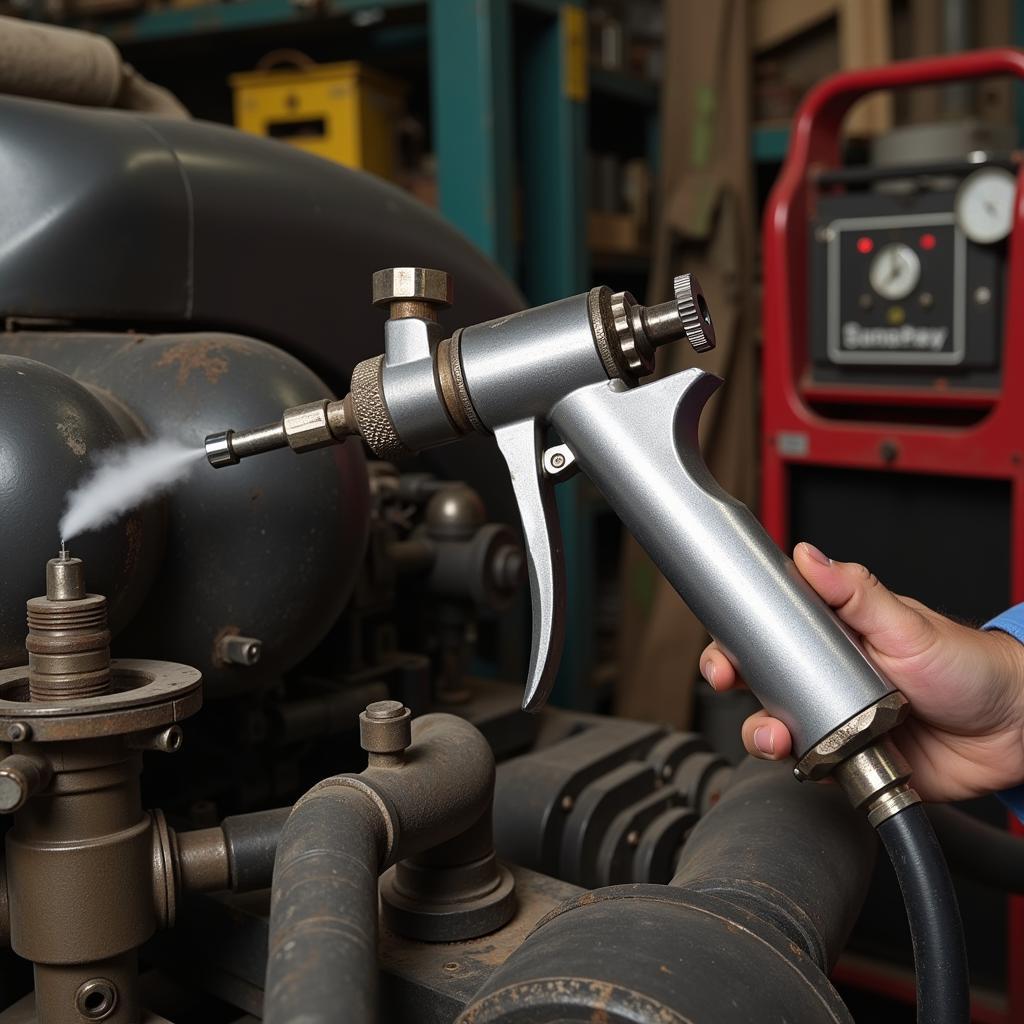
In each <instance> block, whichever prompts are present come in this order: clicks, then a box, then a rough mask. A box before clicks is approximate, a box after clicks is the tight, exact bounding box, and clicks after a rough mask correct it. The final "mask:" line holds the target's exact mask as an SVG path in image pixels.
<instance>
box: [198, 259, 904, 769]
mask: <svg viewBox="0 0 1024 1024" xmlns="http://www.w3.org/2000/svg"><path fill="white" fill-rule="evenodd" d="M674 289H675V300H674V301H670V302H666V303H662V304H660V305H658V306H648V307H645V306H641V305H639V304H638V303H637V302H636V300H635V299H633V297H632V296H631V295H629V293H628V292H619V293H615V294H613V293H612V292H611V289H609V288H594V289H592V290H591V291H590V292H588V293H587V294H584V295H575V296H571V297H570V298H566V299H560V300H558V301H557V302H551V303H548V304H547V305H544V306H538V307H536V308H533V309H527V310H523V311H522V312H520V313H515V314H513V315H511V316H507V317H502V318H500V319H497V320H491V321H488V322H486V323H480V324H475V325H473V326H470V327H465V328H463V329H461V330H459V331H456V332H455V333H454V334H453V335H452V336H451V337H450V338H442V336H441V335H442V332H441V329H440V327H439V325H438V323H437V321H436V317H435V315H434V314H435V310H436V308H439V307H440V306H443V305H446V304H448V303H449V302H450V301H451V282H450V280H449V279H448V278H447V276H446V275H444V274H442V273H441V272H440V271H433V270H423V269H419V268H396V269H392V270H388V271H380V272H379V273H378V274H376V275H375V276H374V301H375V302H377V303H378V304H380V305H389V306H390V308H391V313H392V315H391V318H390V319H389V320H388V321H387V324H386V326H385V351H384V354H383V355H382V356H380V357H377V358H375V359H369V360H365V361H364V362H362V363H360V364H359V365H358V366H357V367H356V368H355V370H354V371H353V375H352V390H351V393H350V394H349V395H348V396H347V397H346V398H345V399H344V400H343V401H340V402H319V403H313V404H312V405H310V406H303V407H298V408H296V409H291V410H285V413H284V416H283V417H282V420H281V423H280V424H270V425H268V426H266V427H261V428H257V429H256V430H252V431H248V432H243V433H240V434H235V433H234V432H232V431H226V432H225V433H223V434H220V435H211V437H210V438H208V439H207V452H208V455H209V458H210V461H211V463H212V464H213V465H216V466H220V465H231V464H233V463H234V462H237V461H238V459H239V458H244V457H247V456H248V455H249V454H254V453H255V452H257V451H260V450H270V449H272V448H274V447H281V446H282V445H283V444H288V445H289V446H291V447H292V448H293V449H295V450H296V451H305V450H311V449H313V448H316V447H320V446H322V445H324V444H331V443H335V442H337V441H341V440H343V439H344V437H345V436H347V435H349V434H352V433H359V434H360V435H361V436H362V437H363V439H364V440H365V441H366V443H367V444H368V445H369V446H370V447H371V448H372V449H373V451H374V452H375V453H376V454H377V455H379V456H380V457H381V458H385V459H390V458H396V457H399V456H401V455H403V454H409V453H412V452H418V451H422V450H424V449H426V448H429V447H432V446H433V445H437V444H444V443H447V442H449V441H452V440H456V439H457V438H458V437H460V436H462V435H463V434H466V433H468V432H470V431H478V432H483V433H491V434H493V435H494V438H495V440H496V441H497V444H498V448H499V449H500V451H501V453H502V456H503V457H504V459H505V462H506V464H507V466H508V470H509V475H510V477H511V481H512V487H513V490H514V492H515V496H516V501H517V503H518V506H519V512H520V515H521V517H522V524H523V534H524V539H525V541H526V554H527V568H528V570H529V580H530V594H531V599H532V603H533V631H532V639H531V649H530V665H529V669H528V673H527V680H526V695H525V698H524V701H523V706H524V708H526V709H527V710H537V709H538V708H539V707H541V706H542V705H543V703H544V701H545V700H546V698H547V695H548V693H549V692H550V689H551V685H552V683H553V681H554V677H555V673H556V671H557V668H558V662H559V658H560V655H561V651H562V642H563V633H564V613H565V600H566V591H565V568H564V560H563V555H562V542H561V534H560V530H559V527H558V517H557V511H556V506H555V501H554V486H555V485H556V483H557V482H559V481H561V480H563V479H565V478H566V477H567V476H568V475H570V474H571V472H572V471H574V470H575V469H582V470H583V471H584V472H585V473H586V474H587V475H588V476H589V477H590V479H591V480H592V481H593V482H594V484H595V485H596V486H597V487H598V489H599V490H600V491H601V492H602V493H603V494H604V496H605V498H606V499H607V501H608V502H609V504H610V505H611V506H612V508H613V509H614V510H615V511H616V512H617V513H618V515H619V517H620V518H621V519H622V521H623V522H624V523H625V525H626V526H627V527H628V528H629V530H630V531H631V532H632V533H633V534H634V536H635V537H636V538H637V540H638V541H639V542H640V543H641V545H643V547H644V548H645V549H646V551H647V552H648V554H649V555H650V556H651V558H652V559H653V560H654V562H655V564H656V565H658V567H659V568H660V569H661V570H662V572H663V573H664V574H665V576H666V578H667V579H668V580H669V582H670V583H671V584H672V586H673V587H675V589H676V590H677V591H678V592H679V594H680V595H681V596H682V598H683V600H685V601H686V602H687V604H689V606H690V607H691V609H692V610H693V612H694V613H695V614H696V615H697V617H698V618H699V619H700V620H701V621H702V622H703V623H704V624H705V626H707V628H708V630H709V632H710V633H711V634H712V635H713V636H714V637H715V638H716V639H717V640H718V641H719V643H720V644H721V645H722V646H723V648H724V649H725V650H726V651H727V652H728V653H729V655H730V656H731V657H732V658H733V659H734V660H735V662H736V663H737V665H738V666H739V669H740V671H741V672H742V673H743V676H744V678H745V679H746V681H747V683H748V684H749V686H750V688H751V690H753V692H754V693H755V694H756V695H757V697H758V698H759V699H760V700H761V702H762V703H763V704H764V706H765V707H766V708H767V709H768V710H769V711H770V712H771V713H772V714H774V715H776V716H777V717H778V718H780V719H782V721H784V722H785V723H786V724H787V725H788V726H789V729H790V731H791V733H792V735H793V742H794V749H795V751H796V753H797V754H798V755H799V756H800V757H801V762H800V764H798V766H797V769H798V774H800V775H801V777H820V776H821V775H823V774H827V773H828V772H829V771H831V770H832V768H833V767H834V766H835V765H836V764H838V763H840V761H842V760H843V759H844V758H846V757H849V756H850V755H851V754H852V753H853V752H854V751H856V750H857V749H860V747H862V746H864V745H865V744H867V743H868V742H870V741H871V740H873V739H874V738H875V737H877V736H878V735H880V734H881V732H884V731H885V730H886V729H888V728H891V727H892V725H894V724H896V723H897V722H898V721H899V719H900V718H901V717H902V714H903V713H905V703H906V702H905V700H904V699H903V698H902V697H901V696H900V695H899V694H898V692H896V691H895V690H894V689H893V687H892V686H891V685H890V684H889V683H888V682H887V681H886V680H885V679H884V677H883V676H882V675H880V674H879V672H878V671H877V670H876V669H875V667H874V666H873V665H872V664H871V662H870V661H869V660H868V658H867V656H866V655H865V653H864V651H863V649H862V648H861V646H860V645H859V643H858V642H857V640H856V638H855V637H854V636H852V635H851V634H850V633H849V631H848V630H847V629H846V628H845V627H844V626H843V625H842V624H841V623H840V622H839V620H838V619H837V618H836V616H835V615H834V614H833V613H832V611H831V610H830V609H829V608H828V607H826V605H825V604H824V603H823V602H822V601H821V599H820V598H819V597H818V596H817V594H815V593H814V592H813V591H812V590H811V588H810V587H809V586H808V585H807V583H806V582H805V581H804V580H803V578H802V577H801V575H800V574H799V572H798V571H797V569H796V566H795V565H794V564H793V563H792V561H790V559H789V558H787V557H786V556H785V555H784V554H783V553H782V552H781V551H780V550H779V549H778V548H777V547H776V546H775V544H774V543H773V542H772V540H771V539H770V538H769V536H768V534H767V533H766V532H765V530H764V528H763V527H762V526H761V524H760V523H759V522H758V521H757V519H756V518H755V517H754V516H753V515H752V513H751V512H750V510H749V509H747V508H746V506H744V505H742V504H741V503H740V502H738V501H736V500H735V499H734V498H732V497H730V495H728V494H727V493H726V492H725V491H724V490H722V488H721V487H719V485H718V484H717V482H716V481H715V480H714V478H713V477H712V476H711V473H710V471H709V470H708V468H707V466H706V465H705V464H704V461H703V459H702V457H701V454H700V447H699V442H698V437H697V424H698V420H699V418H700V413H701V409H702V408H703V406H704V403H705V402H706V401H707V399H708V397H709V396H710V395H711V394H712V393H713V392H714V390H715V389H716V388H717V387H718V385H719V384H720V383H721V382H720V381H719V379H718V378H717V377H713V376H711V375H709V374H706V373H704V372H702V371H700V370H685V371H683V372H681V373H676V374H673V375H672V376H669V377H665V378H663V379H661V380H656V381H653V382H652V383H647V384H641V383H640V379H641V378H642V377H644V376H646V375H648V374H650V373H651V372H652V371H653V370H654V363H655V352H656V349H657V348H658V347H659V346H660V345H662V344H665V343H666V342H669V341H673V340H676V339H678V338H682V337H685V338H686V339H687V340H688V341H689V342H690V344H691V345H692V347H693V348H694V349H695V350H696V351H697V352H704V351H706V350H707V349H709V348H711V347H713V345H714V328H713V325H712V322H711V317H710V314H709V312H708V309H707V304H706V302H705V301H704V296H703V293H702V292H701V290H700V286H699V285H698V284H697V282H696V281H695V280H694V279H693V277H692V276H691V275H689V274H684V275H682V276H681V277H678V278H676V280H675V282H674ZM551 427H554V428H555V430H557V431H558V433H559V434H560V436H561V439H562V441H563V442H564V443H563V444H562V445H559V446H557V447H556V448H547V447H546V436H547V433H548V431H549V428H551Z"/></svg>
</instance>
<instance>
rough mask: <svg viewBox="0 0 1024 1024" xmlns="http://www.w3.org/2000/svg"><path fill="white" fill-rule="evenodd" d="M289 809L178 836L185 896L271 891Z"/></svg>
mask: <svg viewBox="0 0 1024 1024" xmlns="http://www.w3.org/2000/svg"><path fill="white" fill-rule="evenodd" d="M291 810H292V809H291V808H290V807H278V808H276V809H274V810H270V811H256V812H254V813H252V814H235V815H232V816H231V817H229V818H225V819H224V820H223V821H222V822H221V823H220V825H217V826H216V827H214V828H203V829H197V830H195V831H193V832H179V833H178V834H177V842H176V853H177V858H178V873H179V875H180V878H181V885H182V888H183V889H184V890H185V891H186V892H224V891H226V890H229V889H230V890H231V891H232V892H254V891H255V890H257V889H266V888H268V887H269V886H270V883H271V880H272V879H273V875H274V856H275V854H276V852H277V847H278V843H279V842H280V839H281V832H282V830H283V829H284V823H285V822H286V821H287V820H288V815H289V814H290V813H291Z"/></svg>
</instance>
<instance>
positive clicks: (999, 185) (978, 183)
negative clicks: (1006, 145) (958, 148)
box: [954, 167, 1017, 245]
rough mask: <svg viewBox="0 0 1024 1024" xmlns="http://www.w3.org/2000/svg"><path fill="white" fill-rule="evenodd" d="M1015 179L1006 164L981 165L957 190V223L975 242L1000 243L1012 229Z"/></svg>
mask: <svg viewBox="0 0 1024 1024" xmlns="http://www.w3.org/2000/svg"><path fill="white" fill-rule="evenodd" d="M1016 196H1017V179H1016V177H1015V176H1014V175H1013V174H1011V173H1010V172H1009V171H1008V170H1006V168H1005V167H982V168H981V169H980V170H977V171H975V172H974V173H973V174H970V175H968V176H967V177H966V178H964V180H963V181H962V182H961V184H960V187H959V188H958V189H957V192H956V202H955V204H954V210H955V211H956V223H957V226H958V227H959V228H960V230H961V231H962V232H963V233H964V234H965V235H966V236H967V237H968V238H969V239H970V240H971V241H972V242H976V243H977V244H978V245H991V244H992V243H993V242H1001V241H1002V240H1003V239H1004V238H1005V237H1006V236H1007V235H1008V234H1009V233H1010V230H1011V229H1012V228H1013V207H1014V200H1015V199H1016Z"/></svg>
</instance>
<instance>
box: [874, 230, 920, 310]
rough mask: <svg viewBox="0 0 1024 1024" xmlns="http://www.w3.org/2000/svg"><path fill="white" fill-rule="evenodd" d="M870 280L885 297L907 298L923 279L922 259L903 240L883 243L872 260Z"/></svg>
mask: <svg viewBox="0 0 1024 1024" xmlns="http://www.w3.org/2000/svg"><path fill="white" fill-rule="evenodd" d="M868 280H869V281H870V282H871V287H872V288H874V289H875V291H876V292H878V294H879V295H881V296H882V298H883V299H905V298H906V297H907V296H908V295H909V294H910V293H911V292H912V291H913V290H914V289H915V288H916V287H917V282H918V281H920V280H921V260H920V259H919V258H918V255H917V253H916V252H914V250H913V249H911V248H910V246H909V245H904V244H903V243H902V242H892V243H891V244H889V245H883V246H882V248H881V249H879V250H878V252H877V253H876V254H875V258H874V259H873V260H872V261H871V266H870V268H869V269H868Z"/></svg>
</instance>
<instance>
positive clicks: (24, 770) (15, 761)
mask: <svg viewBox="0 0 1024 1024" xmlns="http://www.w3.org/2000/svg"><path fill="white" fill-rule="evenodd" d="M51 778H53V770H52V769H51V768H50V765H49V762H48V761H44V760H43V759H42V758H37V757H28V756H27V755H25V754H11V755H10V756H8V757H5V758H4V759H3V760H2V761H0V813H3V814H13V813H14V812H15V811H17V810H20V808H22V807H24V806H25V803H26V802H27V801H28V798H29V797H30V796H32V794H33V793H38V792H39V790H41V789H45V788H46V787H47V786H48V785H49V783H50V779H51Z"/></svg>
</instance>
